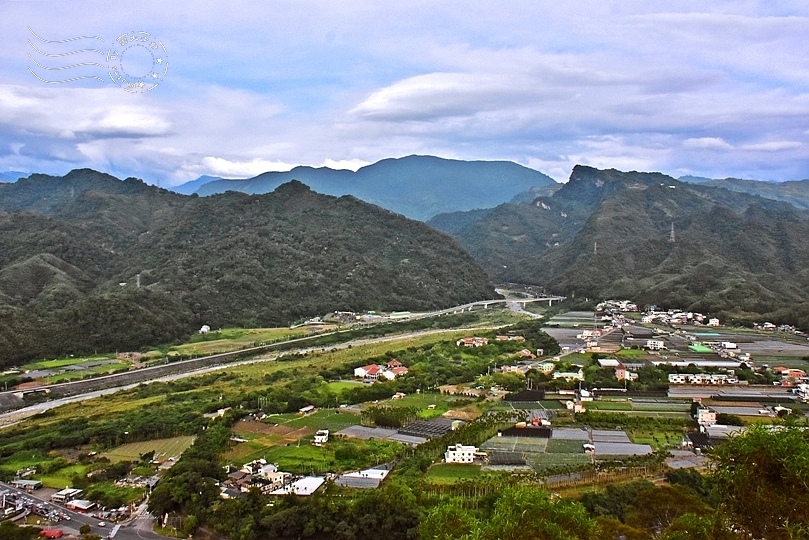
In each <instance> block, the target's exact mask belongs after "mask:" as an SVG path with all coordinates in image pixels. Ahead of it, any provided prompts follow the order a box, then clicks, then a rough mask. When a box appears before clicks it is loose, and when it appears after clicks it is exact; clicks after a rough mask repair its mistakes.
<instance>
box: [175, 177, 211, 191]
mask: <svg viewBox="0 0 809 540" xmlns="http://www.w3.org/2000/svg"><path fill="white" fill-rule="evenodd" d="M220 180H223V179H222V178H220V177H218V176H200V177H199V178H197V179H196V180H191V181H190V182H186V183H185V184H180V185H179V186H174V187H173V188H170V189H171V190H172V191H174V192H176V193H180V194H182V195H191V194H192V193H195V192H196V191H197V190H198V189H199V188H201V187H202V186H204V185H205V184H208V183H210V182H218V181H220Z"/></svg>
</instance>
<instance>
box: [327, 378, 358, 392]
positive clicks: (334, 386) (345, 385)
mask: <svg viewBox="0 0 809 540" xmlns="http://www.w3.org/2000/svg"><path fill="white" fill-rule="evenodd" d="M359 385H362V382H361V381H332V382H328V383H326V387H327V388H328V389H329V390H331V391H332V392H334V393H335V394H339V393H340V392H342V391H343V390H351V389H352V388H356V387H357V386H359Z"/></svg>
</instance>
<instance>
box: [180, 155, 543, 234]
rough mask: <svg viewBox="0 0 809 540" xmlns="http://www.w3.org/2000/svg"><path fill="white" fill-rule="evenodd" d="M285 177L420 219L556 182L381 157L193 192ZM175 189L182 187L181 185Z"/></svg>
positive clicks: (508, 165) (503, 168) (480, 164)
mask: <svg viewBox="0 0 809 540" xmlns="http://www.w3.org/2000/svg"><path fill="white" fill-rule="evenodd" d="M290 180H299V181H301V182H303V183H305V184H306V185H308V186H310V187H311V188H312V189H314V190H315V191H317V192H320V193H325V194H327V195H336V196H340V195H353V196H355V197H357V198H359V199H362V200H363V201H366V202H369V203H372V204H376V205H379V206H382V207H383V208H387V209H389V210H392V211H394V212H398V213H400V214H404V215H405V216H407V217H410V218H413V219H420V220H426V219H429V218H430V217H432V216H434V215H436V214H439V213H442V212H452V211H458V210H472V209H474V208H490V207H492V206H496V205H498V204H501V203H503V202H506V201H509V200H511V198H512V197H514V196H515V195H517V194H519V193H522V192H525V191H527V190H530V189H532V188H549V187H555V186H557V185H558V184H557V183H556V182H555V181H554V180H553V179H552V178H550V177H549V176H547V175H545V174H542V173H541V172H539V171H535V170H533V169H529V168H527V167H523V166H522V165H518V164H516V163H513V162H510V161H458V160H451V159H443V158H437V157H432V156H408V157H403V158H398V159H384V160H382V161H379V162H377V163H374V164H373V165H368V166H366V167H362V168H361V169H359V170H358V171H357V172H353V171H345V170H333V169H329V168H325V167H323V168H313V167H296V168H294V169H292V170H291V171H289V172H268V173H264V174H261V175H259V176H256V177H255V178H249V179H246V180H215V181H212V182H208V183H205V184H204V185H202V186H201V187H199V188H198V189H197V190H196V193H198V194H199V195H212V194H214V193H224V192H225V191H228V190H233V191H241V192H244V193H251V194H253V193H268V192H270V191H272V190H274V189H275V188H276V187H278V186H279V185H281V184H282V183H284V182H288V181H290ZM195 182H199V180H195ZM178 189H179V190H180V191H182V192H185V191H187V189H186V188H185V187H184V186H180V187H179V188H178Z"/></svg>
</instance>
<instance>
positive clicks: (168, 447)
mask: <svg viewBox="0 0 809 540" xmlns="http://www.w3.org/2000/svg"><path fill="white" fill-rule="evenodd" d="M193 442H194V437H193V436H181V437H172V438H170V439H155V440H153V441H141V442H134V443H129V444H125V445H123V446H119V447H118V448H114V449H112V450H110V451H108V452H104V453H103V454H102V455H103V456H104V457H106V458H107V459H109V460H110V461H112V462H113V463H116V462H118V461H138V459H139V458H140V456H141V455H142V454H147V453H149V452H151V451H153V450H154V453H155V459H164V458H169V457H172V456H174V457H179V456H180V454H182V453H183V452H185V450H186V448H188V447H189V446H191V444H193Z"/></svg>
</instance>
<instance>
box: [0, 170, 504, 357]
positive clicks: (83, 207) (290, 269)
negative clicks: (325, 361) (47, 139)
mask: <svg viewBox="0 0 809 540" xmlns="http://www.w3.org/2000/svg"><path fill="white" fill-rule="evenodd" d="M494 296H495V292H494V290H493V288H492V285H491V283H490V281H489V279H488V276H487V275H486V273H485V272H484V271H483V270H482V268H480V267H479V266H478V265H477V264H476V263H475V262H474V260H473V259H472V258H471V257H470V256H469V255H468V254H467V253H465V252H464V251H463V250H462V249H461V248H460V247H459V246H458V245H457V243H456V242H455V241H453V240H452V239H451V238H449V237H447V236H445V235H444V234H441V233H439V232H436V231H435V230H433V229H431V228H429V227H428V226H427V225H425V224H424V223H421V222H418V221H413V220H409V219H407V218H405V217H403V216H401V215H399V214H395V213H393V212H390V211H388V210H385V209H382V208H379V207H377V206H373V205H370V204H367V203H364V202H362V201H360V200H358V199H356V198H355V197H351V196H343V197H339V198H337V197H333V196H326V195H321V194H318V193H315V192H313V191H312V190H310V189H309V188H308V187H306V186H305V185H303V184H302V183H300V182H297V181H291V182H287V183H284V184H282V185H280V186H278V187H277V188H276V189H275V191H273V192H272V193H268V194H263V195H247V194H244V193H236V192H230V193H226V194H221V195H215V196H211V197H204V198H203V197H198V196H187V195H180V194H177V193H173V192H171V191H168V190H165V189H161V188H158V187H155V186H149V185H146V184H145V183H143V182H142V181H140V180H137V179H134V178H128V179H126V180H123V181H122V180H119V179H117V178H114V177H112V176H109V175H106V174H103V173H99V172H96V171H92V170H87V169H85V170H76V171H72V172H70V173H69V174H67V175H65V176H64V177H53V176H47V175H31V176H29V177H28V178H23V179H20V180H18V181H17V182H16V183H13V184H2V185H0V318H2V320H3V324H2V325H0V364H2V365H8V364H9V363H11V362H16V361H20V360H24V359H27V358H32V357H40V358H41V357H43V356H55V355H63V354H68V353H70V354H80V353H88V352H89V353H92V352H93V351H95V350H99V351H101V350H135V349H138V348H140V347H144V346H154V345H157V344H160V343H166V342H170V341H174V340H177V339H180V338H183V337H186V336H187V335H188V334H189V333H191V332H193V331H194V330H195V329H198V328H199V327H200V326H201V325H203V324H207V325H209V326H211V327H212V328H216V327H220V326H225V325H286V324H289V323H290V322H292V321H294V320H296V319H299V318H301V317H308V316H313V315H322V314H324V313H326V312H328V311H331V310H351V311H358V310H366V309H378V310H401V309H403V310H420V309H427V308H434V307H446V306H451V305H458V304H461V303H465V302H468V301H472V300H479V299H483V298H491V297H494Z"/></svg>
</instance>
